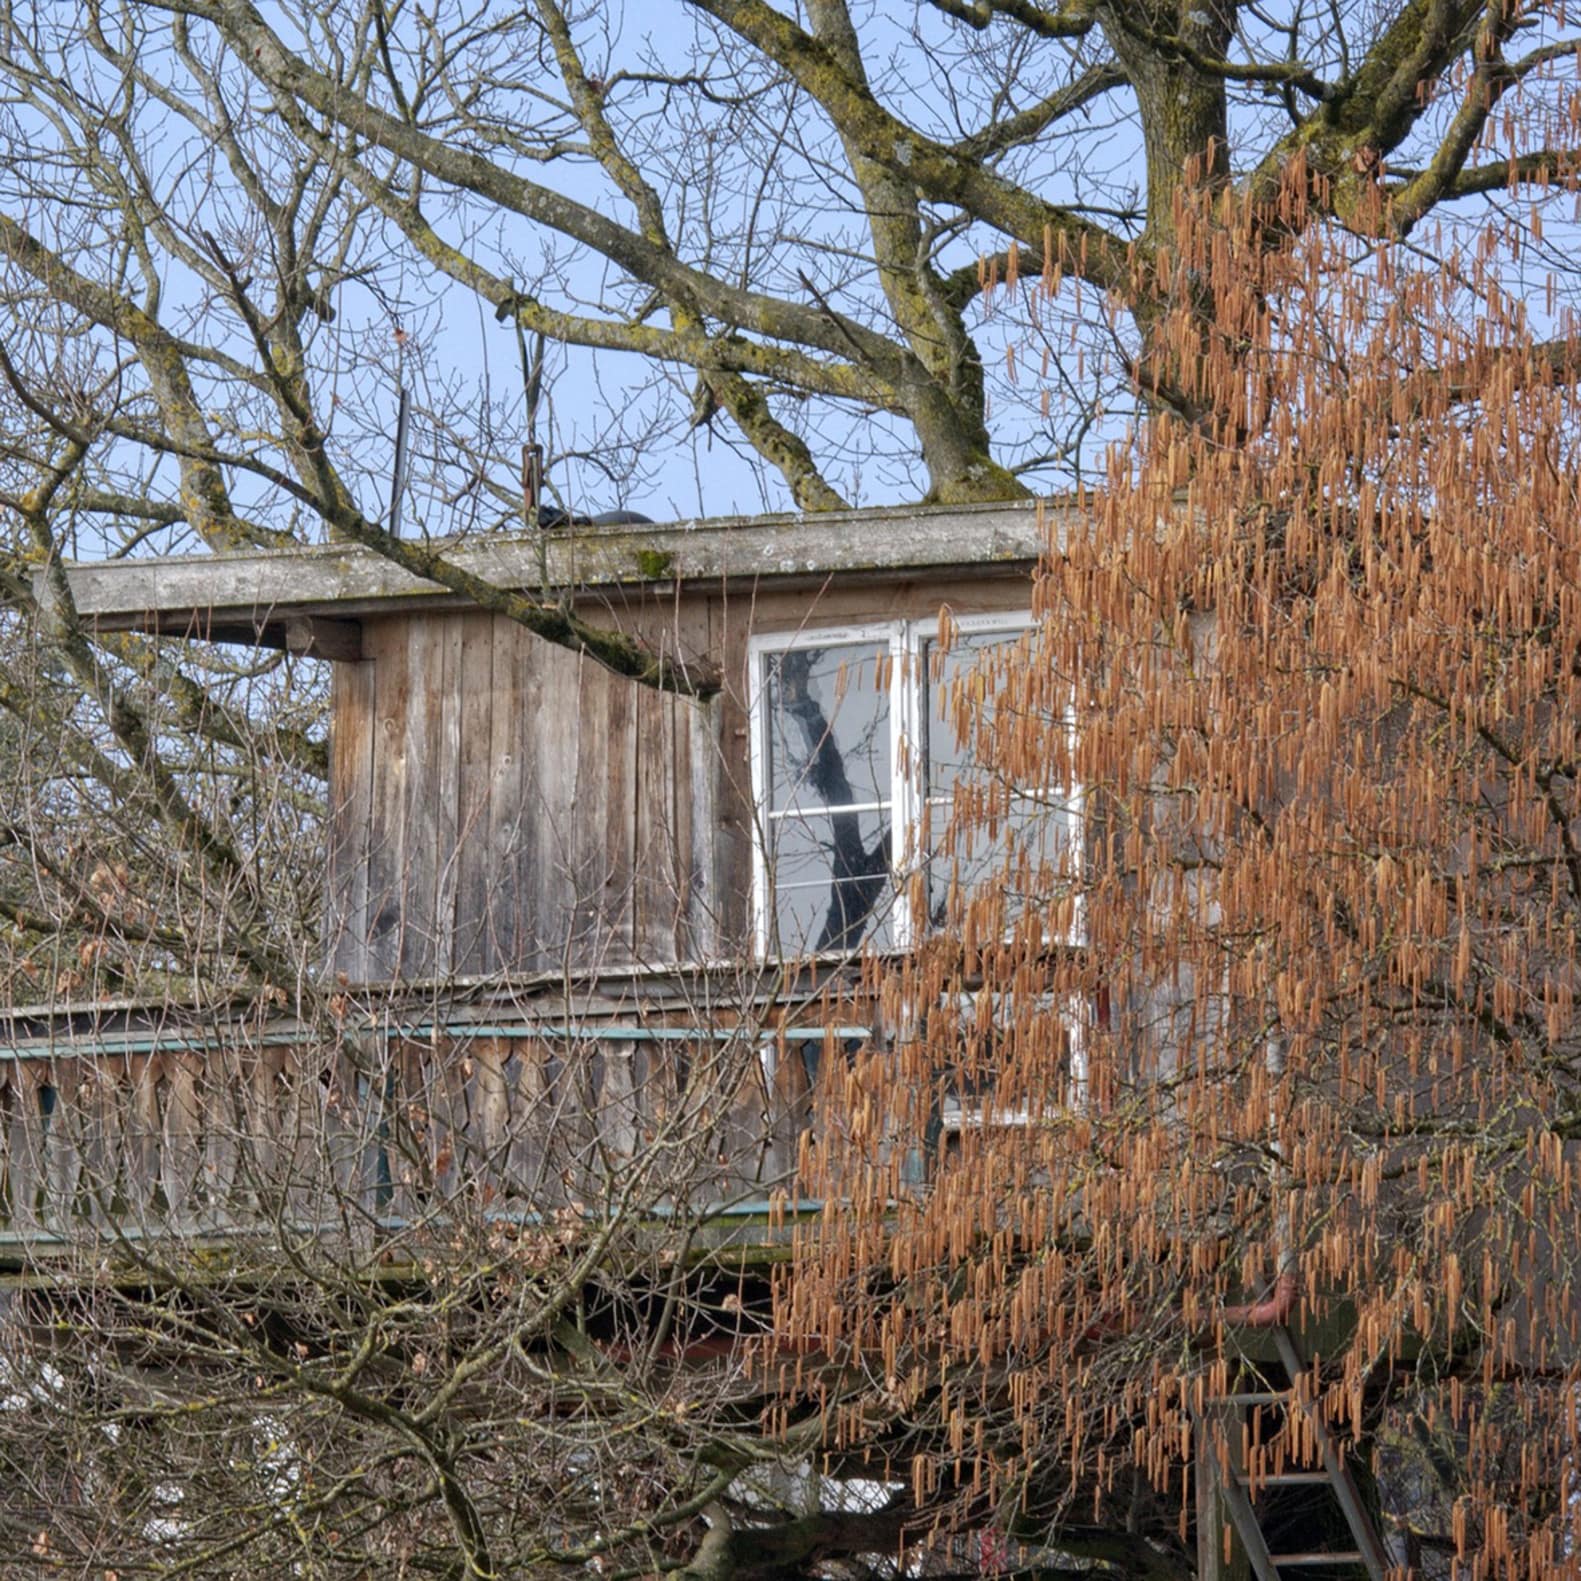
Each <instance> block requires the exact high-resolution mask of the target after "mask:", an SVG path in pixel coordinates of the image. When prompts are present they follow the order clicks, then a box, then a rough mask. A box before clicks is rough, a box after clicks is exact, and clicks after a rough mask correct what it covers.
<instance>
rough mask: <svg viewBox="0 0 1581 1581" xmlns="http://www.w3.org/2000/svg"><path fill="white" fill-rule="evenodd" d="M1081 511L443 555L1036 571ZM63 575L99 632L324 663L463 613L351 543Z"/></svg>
mask: <svg viewBox="0 0 1581 1581" xmlns="http://www.w3.org/2000/svg"><path fill="white" fill-rule="evenodd" d="M1076 509H1077V507H1076V506H1075V505H1074V504H1072V503H1069V502H1057V503H1046V502H1032V501H1027V502H1024V503H1023V502H1011V503H1005V504H993V505H972V506H909V507H891V508H885V509H880V510H853V511H827V512H821V513H819V514H816V515H808V516H796V515H784V516H731V517H716V518H712V519H698V520H692V521H679V522H668V523H655V524H652V525H648V524H642V525H638V526H632V525H628V524H621V525H618V526H590V527H572V528H560V529H555V530H552V531H547V532H542V533H532V534H525V533H515V534H509V535H506V534H490V535H488V536H478V537H475V538H462V539H456V540H453V541H452V542H451V543H450V544H448V545H443V546H441V545H437V544H436V545H432V546H431V547H440V548H442V551H443V553H444V555H445V557H446V558H447V559H449V560H452V561H453V562H454V563H455V564H456V565H458V566H460V567H463V568H464V569H465V570H467V571H469V572H471V573H472V574H474V575H476V576H480V577H482V578H484V579H485V580H487V581H489V582H492V583H494V584H495V585H497V586H500V587H509V588H539V587H549V588H553V589H556V590H569V591H570V592H572V593H573V594H575V593H578V592H587V593H590V594H596V593H597V592H598V591H599V590H601V589H602V590H605V591H606V593H607V592H608V591H610V590H614V589H626V590H627V591H628V594H635V595H637V596H639V597H641V596H649V595H653V594H660V595H663V596H673V595H674V594H675V593H676V591H677V590H683V591H685V590H697V589H702V588H716V589H717V588H719V587H721V586H723V587H727V588H728V587H732V586H734V587H740V586H743V585H752V586H757V585H760V584H763V583H765V582H771V583H774V584H778V585H782V586H794V585H796V584H798V583H801V584H807V585H812V586H821V585H824V584H827V583H830V582H843V581H847V580H854V579H865V578H872V577H878V578H883V579H894V578H896V577H899V576H941V575H946V574H949V573H952V572H959V571H961V570H963V569H967V568H972V569H974V570H976V571H978V572H979V573H981V572H990V571H992V570H995V569H1000V570H1004V571H1017V570H1029V569H1030V568H1031V566H1032V565H1033V564H1035V563H1036V561H1037V560H1038V558H1039V557H1040V556H1041V555H1042V553H1043V552H1044V551H1045V549H1046V548H1047V547H1048V544H1049V540H1050V535H1051V534H1052V535H1054V536H1055V537H1056V538H1058V537H1060V536H1061V535H1062V529H1063V526H1064V523H1065V521H1066V520H1068V519H1069V517H1071V516H1072V515H1074V513H1075V511H1076ZM66 575H67V580H68V582H69V584H70V587H71V593H72V597H73V598H74V599H75V601H76V605H77V611H78V613H79V615H80V616H81V617H82V619H83V621H84V622H85V623H86V624H88V625H89V626H90V627H91V628H94V629H97V630H100V631H145V632H166V633H173V634H180V635H187V636H192V637H198V638H204V639H207V640H209V641H217V642H227V641H229V642H244V643H255V644H264V645H268V646H275V647H289V648H292V649H294V650H297V651H302V652H310V653H316V654H319V655H320V656H322V657H325V658H354V657H356V644H357V631H358V627H357V623H358V622H360V621H361V620H362V619H364V618H366V617H368V616H373V615H380V614H392V613H395V612H397V611H400V610H405V609H413V608H421V607H428V606H433V607H443V606H447V605H448V606H456V605H462V604H464V603H465V600H463V599H460V598H459V597H458V596H457V595H456V594H454V593H452V592H450V591H449V590H448V589H446V588H443V587H441V586H439V585H438V584H437V583H434V582H429V581H426V580H424V579H423V578H421V577H417V576H413V575H412V574H411V573H410V572H407V571H404V570H402V569H401V568H400V567H399V566H397V565H396V564H394V563H393V562H392V561H390V560H387V559H385V558H384V557H383V556H381V555H379V554H377V553H376V552H374V551H373V550H371V549H366V548H363V547H362V546H360V545H355V544H339V543H332V544H320V545H314V546H312V547H304V548H300V549H275V550H250V551H244V552H241V553H227V554H200V555H184V556H171V557H166V558H163V559H147V560H117V561H109V562H99V563H82V564H74V565H69V566H68V567H67V569H66Z"/></svg>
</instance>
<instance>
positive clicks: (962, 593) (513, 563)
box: [0, 504, 1080, 1240]
mask: <svg viewBox="0 0 1581 1581" xmlns="http://www.w3.org/2000/svg"><path fill="white" fill-rule="evenodd" d="M1058 524H1059V516H1058V513H1057V512H1056V511H1052V510H1049V509H1046V508H1044V507H1035V506H1033V505H1031V504H1027V505H1019V504H1011V505H1003V506H989V507H979V508H966V509H954V508H949V509H908V510H879V511H863V512H849V513H833V514H828V515H822V516H816V517H805V518H802V517H760V518H751V519H731V520H718V521H696V522H684V523H676V524H670V525H648V524H633V523H621V524H615V525H607V526H585V527H561V528H557V529H552V530H546V531H543V532H540V533H537V534H534V535H525V536H511V537H490V538H479V539H475V540H469V541H461V542H457V543H455V544H451V545H446V546H442V547H441V553H442V554H443V556H444V557H445V559H446V560H447V562H448V563H449V564H450V565H451V566H453V567H455V568H459V571H460V572H461V573H462V574H463V579H464V578H465V577H471V578H476V579H480V582H479V583H469V584H467V585H469V586H479V585H482V586H485V587H486V588H491V589H496V590H498V589H505V590H508V591H511V592H513V593H520V594H524V595H526V598H527V599H528V600H530V601H531V603H532V604H533V607H534V608H535V609H537V610H540V611H547V612H548V613H549V614H551V615H553V616H555V617H556V618H563V619H564V620H565V621H566V622H567V623H569V624H571V625H573V626H575V627H576V629H578V630H582V631H592V632H595V633H597V634H598V635H597V637H596V639H595V641H596V642H597V643H603V644H606V645H608V649H609V651H608V652H606V653H605V657H606V658H608V657H609V656H610V654H611V653H613V654H614V655H615V658H616V661H617V667H618V665H619V664H620V663H623V662H625V661H626V660H629V659H630V657H631V656H632V655H639V656H640V658H641V662H642V663H649V662H652V663H654V664H656V665H659V666H662V667H663V670H664V681H665V684H663V685H653V684H644V683H643V682H641V681H638V680H633V679H632V678H630V677H629V676H628V675H624V674H618V673H616V668H614V667H611V665H610V664H608V663H602V662H600V661H599V660H598V659H596V658H594V657H593V656H592V655H591V653H589V652H588V651H586V650H587V647H588V646H589V644H588V643H587V642H585V641H580V640H577V639H576V638H575V637H573V638H572V640H571V641H569V642H565V641H561V642H556V641H551V640H547V639H546V638H545V637H543V636H540V635H537V634H535V633H534V632H533V631H531V630H529V629H528V628H527V627H526V626H525V625H523V624H522V623H520V622H519V621H518V620H517V619H514V618H512V615H511V613H509V612H507V611H501V610H498V609H491V608H487V607H482V605H483V604H486V603H487V598H486V597H485V598H484V599H482V600H481V601H480V600H479V599H477V598H469V597H467V596H465V595H464V594H461V593H458V592H456V591H453V590H452V589H451V588H449V587H447V586H445V585H440V584H439V583H436V582H433V581H429V580H425V579H424V578H422V577H420V576H418V575H415V574H412V573H411V572H409V571H408V570H404V569H402V568H401V567H400V566H398V565H397V564H395V563H393V562H392V561H391V560H389V559H386V558H382V557H380V556H379V555H377V554H374V553H372V552H371V551H369V550H366V549H363V548H360V547H351V546H347V545H343V544H332V545H324V546H320V547H314V548H304V549H294V550H287V551H279V552H256V553H239V554H230V555H224V556H214V555H203V556H196V557H193V558H190V559H164V560H159V561H151V562H146V563H140V562H130V561H128V562H121V563H116V564H103V565H78V566H74V567H72V568H71V569H70V570H69V573H68V574H69V581H70V587H71V592H72V596H73V599H74V601H75V603H76V606H77V609H78V611H79V613H80V616H81V618H82V620H83V621H84V622H85V623H86V624H88V625H89V626H90V627H93V628H96V629H97V630H99V631H101V632H114V631H134V632H143V633H158V634H161V635H163V636H165V637H167V638H169V639H170V640H172V641H176V642H179V641H183V640H185V641H200V642H208V643H234V644H244V645H257V646H260V647H264V648H276V649H284V650H286V651H288V652H291V653H294V654H296V655H299V656H302V657H304V658H311V659H315V660H318V661H322V662H324V663H327V664H329V665H330V666H332V669H333V680H332V722H331V731H330V737H331V749H330V769H329V784H328V798H327V804H328V816H327V826H326V829H325V847H326V848H325V862H326V878H325V882H324V917H323V925H322V930H321V939H322V945H321V964H320V966H319V969H318V971H317V973H316V974H314V980H313V981H312V982H311V983H309V984H307V985H306V986H305V990H304V991H303V992H300V993H298V994H297V996H296V998H295V1000H294V1001H293V1002H292V1003H291V1004H290V1005H289V1006H286V1005H281V1004H274V1005H271V1006H266V1007H263V1008H262V1009H260V1008H259V1007H257V1006H252V1007H248V1006H237V1007H234V1008H231V1009H227V1008H225V1007H218V1008H217V1007H215V1006H214V1005H212V1004H209V1005H200V1004H193V1005H191V1006H184V1005H182V1004H173V1003H171V1002H170V1000H169V999H168V998H166V999H165V1000H164V1001H162V1002H161V1003H160V1004H158V1005H157V1006H156V1005H142V1004H138V1003H132V1002H117V1003H104V1002H100V1003H87V1004H45V1005H40V1006H24V1007H17V1008H12V1009H10V1010H8V1011H7V1012H6V1013H5V1026H4V1028H3V1035H4V1041H5V1043H6V1045H7V1047H6V1049H5V1054H6V1056H7V1057H6V1060H5V1063H4V1064H3V1065H0V1083H3V1087H0V1102H3V1103H4V1106H5V1108H4V1116H5V1119H4V1128H3V1129H0V1146H3V1147H4V1164H3V1169H4V1171H5V1175H4V1180H5V1188H4V1193H3V1197H0V1214H3V1216H4V1219H5V1223H4V1225H3V1226H0V1230H3V1232H4V1233H5V1234H7V1235H9V1236H12V1237H23V1238H29V1237H31V1238H33V1239H35V1240H36V1239H37V1238H38V1237H40V1236H46V1237H47V1236H48V1235H49V1234H51V1233H52V1229H51V1221H52V1220H54V1221H56V1222H55V1224H54V1231H56V1232H58V1231H60V1230H62V1229H63V1228H65V1224H64V1222H63V1221H64V1220H65V1219H68V1218H70V1217H71V1216H72V1215H77V1216H79V1217H80V1216H81V1215H82V1214H83V1213H84V1212H87V1211H90V1208H91V1211H92V1212H93V1213H97V1214H101V1215H103V1214H113V1215H122V1216H125V1217H127V1218H129V1219H130V1220H136V1221H152V1220H154V1219H156V1218H157V1219H159V1220H160V1222H161V1223H169V1222H171V1221H174V1222H175V1223H177V1224H179V1225H182V1226H184V1227H186V1228H187V1229H188V1230H190V1232H192V1233H210V1232H211V1233H214V1234H221V1235H222V1234H224V1233H226V1232H227V1229H228V1227H230V1226H233V1225H234V1224H236V1223H237V1222H239V1221H240V1220H242V1219H245V1218H246V1217H247V1216H248V1215H250V1214H255V1213H257V1212H258V1211H260V1209H259V1204H260V1203H261V1202H264V1201H270V1200H276V1201H278V1200H289V1201H291V1202H294V1203H295V1204H296V1208H295V1210H294V1211H297V1212H299V1213H304V1214H305V1213H309V1211H310V1199H312V1198H314V1196H315V1192H316V1191H317V1188H316V1187H314V1185H313V1184H312V1181H311V1180H310V1176H311V1173H312V1172H311V1170H310V1168H309V1166H308V1156H309V1154H311V1153H313V1151H314V1145H310V1144H311V1143H312V1139H313V1138H315V1137H316V1138H317V1139H318V1141H320V1142H322V1141H324V1140H325V1139H327V1140H328V1143H329V1145H328V1147H327V1148H323V1147H320V1148H319V1149H318V1151H319V1152H321V1153H323V1154H324V1156H326V1157H330V1156H332V1157H333V1160H334V1162H333V1165H332V1167H331V1166H326V1167H331V1172H332V1174H333V1180H332V1181H331V1182H330V1184H331V1185H332V1186H333V1188H334V1189H335V1190H337V1191H339V1192H341V1193H348V1194H350V1195H351V1196H353V1197H354V1198H355V1199H356V1200H357V1201H358V1202H359V1203H361V1204H363V1206H364V1207H365V1208H366V1211H367V1213H368V1216H369V1218H370V1220H377V1219H379V1218H381V1217H382V1218H395V1219H398V1218H400V1217H401V1216H402V1215H403V1214H408V1215H409V1214H410V1213H411V1212H412V1211H414V1210H416V1209H417V1208H418V1207H420V1206H421V1204H422V1203H423V1202H428V1201H432V1200H435V1199H436V1198H438V1197H442V1196H443V1195H444V1193H445V1192H447V1191H450V1190H454V1189H459V1188H460V1185H461V1183H462V1182H471V1183H472V1185H473V1186H474V1187H476V1186H477V1183H478V1181H479V1180H480V1179H481V1180H482V1181H483V1183H484V1189H486V1190H488V1191H489V1192H490V1193H492V1194H493V1195H494V1196H496V1197H497V1199H498V1201H499V1202H500V1203H501V1205H502V1209H503V1208H506V1207H511V1206H514V1207H515V1208H517V1209H520V1210H522V1211H531V1212H534V1213H536V1212H539V1211H542V1210H543V1209H544V1208H545V1206H546V1205H552V1204H556V1203H559V1204H566V1203H580V1204H584V1205H585V1204H588V1203H591V1202H595V1201H598V1200H601V1199H602V1198H606V1197H607V1196H608V1194H609V1193H610V1191H611V1190H613V1189H614V1186H615V1183H617V1182H619V1181H621V1180H622V1179H623V1178H625V1175H626V1172H627V1170H628V1168H629V1166H630V1163H631V1161H632V1159H633V1158H635V1157H638V1156H647V1155H648V1154H651V1153H652V1152H653V1148H652V1147H651V1146H649V1147H648V1148H647V1149H646V1150H645V1148H644V1145H643V1144H644V1141H645V1140H646V1141H647V1142H649V1143H651V1142H652V1139H653V1138H655V1137H660V1138H663V1137H665V1136H673V1137H677V1138H679V1137H682V1136H683V1133H684V1140H685V1142H686V1146H685V1147H684V1148H672V1149H671V1162H669V1163H667V1164H666V1166H665V1168H666V1170H667V1171H668V1173H669V1175H670V1176H673V1177H674V1178H673V1179H670V1178H667V1179H666V1180H665V1181H664V1182H663V1183H662V1189H660V1184H659V1183H657V1182H656V1183H654V1185H653V1187H652V1191H653V1194H654V1196H655V1200H658V1199H659V1198H664V1199H665V1200H669V1201H673V1200H675V1199H677V1198H682V1199H684V1200H686V1201H689V1202H696V1201H699V1200H707V1201H711V1202H715V1203H717V1204H719V1205H720V1208H721V1211H722V1212H723V1213H724V1214H725V1215H726V1216H727V1217H728V1216H729V1215H731V1214H734V1215H735V1216H737V1218H739V1219H743V1220H747V1221H754V1220H755V1219H757V1218H759V1217H761V1216H762V1215H763V1214H764V1213H766V1212H767V1210H768V1199H769V1197H770V1195H771V1194H772V1193H773V1192H774V1191H775V1190H777V1189H778V1188H780V1187H781V1186H782V1185H783V1183H784V1181H785V1180H786V1178H787V1176H788V1172H789V1166H790V1164H791V1162H792V1160H793V1159H794V1157H795V1150H796V1147H797V1143H798V1137H799V1133H800V1131H801V1129H802V1128H803V1127H804V1126H805V1125H806V1123H807V1117H808V1114H809V1112H810V1100H811V1093H812V1087H813V1085H814V1084H815V1083H816V1080H817V1072H818V1068H819V1065H820V1062H821V1061H822V1060H823V1059H825V1058H827V1057H829V1055H830V1053H831V1051H840V1050H850V1049H852V1048H854V1047H856V1046H858V1045H859V1044H860V1043H861V1041H862V1040H863V1039H864V1038H866V1037H867V1036H868V1033H869V1030H870V1021H871V1017H870V1015H869V1012H868V1008H867V1007H866V1006H865V1005H864V1003H863V1000H862V994H861V991H860V986H859V982H858V975H859V974H858V973H857V972H856V971H855V969H854V967H853V964H852V963H853V961H854V959H855V957H856V955H857V952H858V951H859V950H860V949H866V950H868V951H872V950H877V951H880V952H884V951H887V952H903V951H905V950H906V949H907V948H908V947H909V946H910V944H911V943H912V942H913V941H915V940H916V939H917V938H919V937H920V936H921V935H922V933H924V932H925V931H926V930H927V928H928V927H929V925H930V914H931V913H935V912H936V911H937V908H938V905H939V896H938V893H937V892H938V890H939V888H940V886H941V885H942V884H944V883H945V882H950V883H955V884H960V883H962V882H965V883H970V882H971V880H972V867H973V864H976V865H977V866H978V867H982V868H986V867H987V866H988V865H990V864H992V863H993V862H995V861H996V860H997V856H998V853H999V851H1000V849H1001V847H1002V844H1003V839H1004V838H1005V836H1004V835H1003V834H1001V835H999V836H998V837H997V840H990V839H985V840H984V841H982V842H980V843H979V845H978V847H977V848H976V849H975V850H971V851H968V850H964V849H963V850H954V849H952V850H951V852H950V853H949V855H948V858H946V856H945V854H944V853H943V852H942V849H939V848H938V847H939V842H940V839H941V835H940V832H939V831H940V829H941V827H942V825H943V824H944V823H946V822H947V821H948V819H947V812H948V806H949V803H950V800H951V797H952V794H953V793H954V790H955V787H956V786H957V785H958V784H959V782H960V781H961V780H962V779H963V777H966V776H969V774H970V773H971V771H972V765H971V762H970V752H969V749H968V748H967V747H965V746H963V745H962V743H961V741H960V740H959V739H958V737H957V732H956V731H955V730H954V729H953V728H951V726H950V724H949V720H950V718H951V715H952V710H953V706H954V705H953V703H952V700H951V698H952V688H954V687H956V686H957V685H958V684H960V683H961V682H962V679H963V678H964V677H965V676H967V675H968V674H969V673H970V672H971V670H972V668H973V666H974V664H976V663H977V662H978V661H979V660H981V659H982V658H983V656H984V655H985V654H986V653H990V652H991V651H992V650H994V649H996V648H999V647H1000V646H1001V645H1006V644H1013V643H1015V642H1016V641H1018V640H1019V639H1020V638H1021V637H1022V636H1023V634H1024V632H1025V630H1026V628H1027V626H1028V624H1029V621H1030V614H1029V610H1030V600H1031V572H1032V569H1033V566H1034V564H1035V562H1036V560H1037V558H1038V556H1039V554H1040V553H1041V552H1042V550H1043V549H1044V547H1045V545H1046V543H1047V540H1048V535H1049V534H1050V533H1051V532H1053V531H1057V530H1058ZM421 547H424V548H426V546H421ZM452 580H455V578H452ZM578 623H580V624H578ZM941 630H942V631H943V633H944V635H945V637H946V638H947V640H946V641H944V642H943V643H941V640H940V638H941ZM626 667H627V668H630V667H631V665H630V664H629V663H628V664H626ZM1079 813H1080V808H1079V803H1078V801H1077V800H1076V799H1075V798H1068V799H1066V800H1063V801H1061V802H1060V803H1059V804H1058V805H1055V806H1050V805H1048V803H1047V802H1046V801H1044V802H1041V803H1039V804H1037V805H1034V804H1033V803H1032V802H1031V801H1029V800H1017V801H1014V803H1013V805H1009V806H1007V807H1006V809H1005V817H1004V819H1003V820H1002V822H1003V825H1004V828H1005V829H1007V830H1014V831H1015V832H1016V834H1017V836H1018V837H1019V838H1021V839H1023V840H1028V839H1034V838H1035V839H1036V840H1038V841H1041V842H1043V843H1044V844H1045V845H1049V844H1054V845H1057V844H1059V843H1061V842H1069V841H1071V840H1073V839H1075V838H1076V835H1077V830H1078V820H1079ZM288 1010H289V1013H287V1011H288ZM952 1118H953V1117H952V1116H950V1115H944V1116H939V1117H938V1125H937V1126H936V1127H935V1129H936V1130H937V1129H939V1128H940V1127H943V1126H946V1125H947V1124H948V1123H950V1122H951V1120H952ZM682 1155H684V1157H685V1158H686V1159H687V1160H688V1162H687V1164H686V1165H685V1167H683V1166H682V1165H680V1164H677V1163H675V1162H674V1161H673V1160H674V1158H676V1157H680V1156H682ZM699 1161H701V1162H699ZM654 1167H657V1166H654ZM271 1173H273V1174H274V1175H276V1176H280V1177H281V1182H280V1183H279V1184H278V1188H277V1189H276V1190H275V1191H274V1195H273V1196H271V1188H270V1187H269V1186H268V1185H267V1182H266V1177H268V1176H270V1175H271ZM683 1177H684V1178H683ZM90 1187H91V1189H90ZM281 1193H284V1196H283V1197H282V1196H281V1195H280V1194H281ZM319 1194H320V1195H321V1193H319ZM85 1204H86V1205H87V1206H85Z"/></svg>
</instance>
